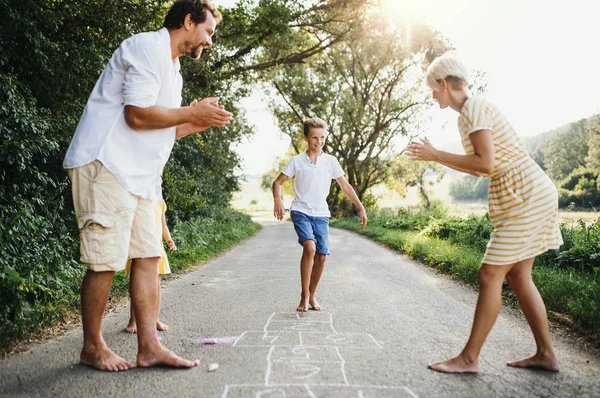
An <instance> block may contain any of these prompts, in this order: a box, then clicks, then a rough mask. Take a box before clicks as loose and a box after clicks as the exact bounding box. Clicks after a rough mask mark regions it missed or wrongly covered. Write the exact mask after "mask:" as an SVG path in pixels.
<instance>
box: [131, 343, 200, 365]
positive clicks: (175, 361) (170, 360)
mask: <svg viewBox="0 0 600 398" xmlns="http://www.w3.org/2000/svg"><path fill="white" fill-rule="evenodd" d="M137 364H138V366H139V367H140V368H150V367H153V366H168V367H171V368H193V367H196V366H198V365H200V361H199V360H198V359H196V360H195V361H193V362H192V361H188V360H187V359H183V358H181V357H179V356H177V355H175V354H174V353H173V352H171V351H169V350H167V349H166V348H165V347H163V346H161V345H159V346H156V348H155V349H154V350H153V351H147V352H142V351H138V355H137Z"/></svg>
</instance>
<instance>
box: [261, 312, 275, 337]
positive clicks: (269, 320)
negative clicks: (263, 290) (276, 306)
mask: <svg viewBox="0 0 600 398" xmlns="http://www.w3.org/2000/svg"><path fill="white" fill-rule="evenodd" d="M274 316H275V313H274V312H273V313H272V314H271V316H270V317H269V319H267V324H266V325H265V327H264V328H263V332H266V331H267V327H268V326H269V323H270V322H271V319H273V317H274Z"/></svg>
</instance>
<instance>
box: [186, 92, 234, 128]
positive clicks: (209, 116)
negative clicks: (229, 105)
mask: <svg viewBox="0 0 600 398" xmlns="http://www.w3.org/2000/svg"><path fill="white" fill-rule="evenodd" d="M218 102H219V98H218V97H210V98H204V99H203V100H201V101H200V102H198V101H197V100H194V101H192V103H191V104H190V107H191V108H192V110H193V112H192V118H193V119H192V120H191V121H190V122H191V124H192V125H196V126H210V127H224V126H226V125H227V124H228V123H229V122H230V121H231V119H232V118H233V114H232V113H231V112H228V111H226V110H225V107H224V106H223V105H219V103H218Z"/></svg>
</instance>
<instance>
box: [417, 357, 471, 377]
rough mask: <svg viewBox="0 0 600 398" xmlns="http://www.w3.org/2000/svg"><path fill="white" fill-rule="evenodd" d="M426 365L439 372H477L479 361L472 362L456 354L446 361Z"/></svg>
mask: <svg viewBox="0 0 600 398" xmlns="http://www.w3.org/2000/svg"><path fill="white" fill-rule="evenodd" d="M427 367H428V368H429V369H431V370H435V371H436V372H441V373H477V372H479V362H478V361H477V360H475V361H474V362H472V361H468V360H467V359H466V358H463V357H462V356H460V355H459V356H457V357H454V358H451V359H448V360H447V361H443V362H437V363H433V364H430V365H427Z"/></svg>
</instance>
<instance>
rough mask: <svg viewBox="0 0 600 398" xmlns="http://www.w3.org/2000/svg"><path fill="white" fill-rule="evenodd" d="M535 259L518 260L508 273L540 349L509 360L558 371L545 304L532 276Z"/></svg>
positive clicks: (522, 365)
mask: <svg viewBox="0 0 600 398" xmlns="http://www.w3.org/2000/svg"><path fill="white" fill-rule="evenodd" d="M534 259H535V257H534V258H529V259H527V260H523V261H520V262H518V263H516V264H515V266H514V267H513V268H512V269H511V270H510V272H509V273H508V274H507V275H506V279H507V280H508V283H509V284H510V286H511V288H512V289H513V291H514V292H515V294H516V295H517V298H518V299H519V304H521V309H522V310H523V313H524V314H525V317H526V318H527V322H528V323H529V327H530V328H531V331H532V332H533V337H534V339H535V344H536V346H537V351H536V353H535V354H534V355H533V356H531V357H528V358H525V359H521V360H519V361H514V362H508V363H507V365H508V366H514V367H518V368H541V369H546V370H550V371H554V372H557V371H558V370H559V365H558V359H557V358H556V355H555V354H554V350H553V348H552V341H551V339H550V328H549V327H548V315H547V313H546V306H545V305H544V300H542V296H541V295H540V292H539V291H538V289H537V287H536V286H535V284H534V283H533V279H532V278H531V269H532V267H533V261H534Z"/></svg>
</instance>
